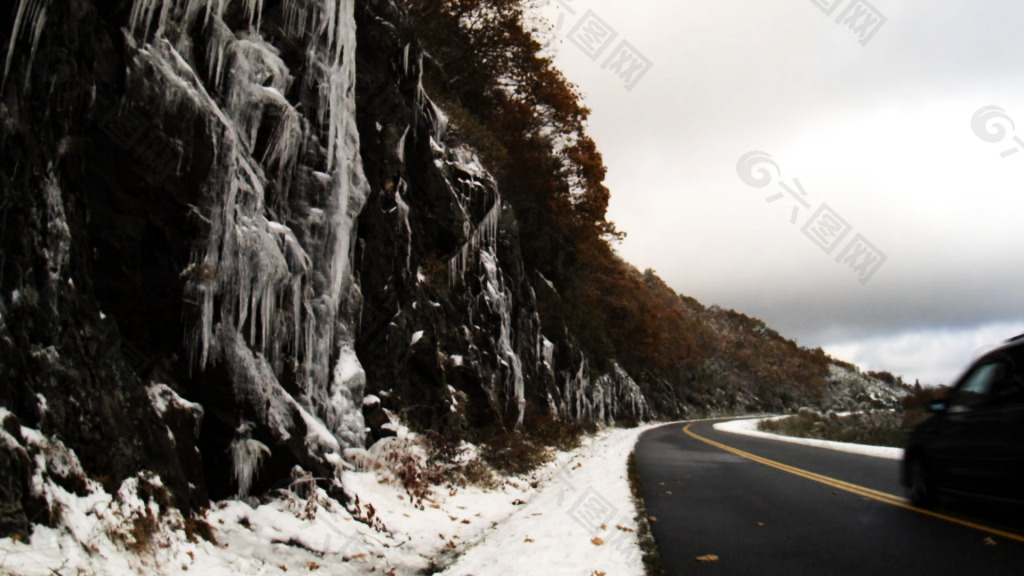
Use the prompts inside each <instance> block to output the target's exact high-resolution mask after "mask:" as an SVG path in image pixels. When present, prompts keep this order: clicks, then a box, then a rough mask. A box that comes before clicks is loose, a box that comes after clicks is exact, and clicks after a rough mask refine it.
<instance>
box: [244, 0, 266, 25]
mask: <svg viewBox="0 0 1024 576" xmlns="http://www.w3.org/2000/svg"><path fill="white" fill-rule="evenodd" d="M245 12H246V14H248V15H249V27H250V28H254V26H253V23H254V22H255V29H256V30H259V28H260V20H262V19H263V0H245Z"/></svg>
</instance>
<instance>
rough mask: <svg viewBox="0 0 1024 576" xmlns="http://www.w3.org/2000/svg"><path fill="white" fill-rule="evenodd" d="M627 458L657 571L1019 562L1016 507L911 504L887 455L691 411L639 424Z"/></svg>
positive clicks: (943, 569)
mask: <svg viewBox="0 0 1024 576" xmlns="http://www.w3.org/2000/svg"><path fill="white" fill-rule="evenodd" d="M716 444H717V445H716ZM636 463H637V469H638V471H639V473H640V479H641V482H642V484H643V492H644V500H645V502H646V504H647V511H648V514H649V515H650V516H653V517H655V518H656V521H655V522H653V523H652V524H651V527H652V530H653V532H654V537H655V539H656V540H657V542H658V547H659V549H660V551H661V555H662V559H663V562H664V566H665V573H666V574H785V575H786V576H794V575H798V574H813V575H823V574H827V575H833V574H900V575H907V574H985V575H992V574H1013V575H1019V574H1024V522H1020V521H1018V520H1017V518H1018V517H1024V511H1021V510H1010V511H1008V510H1005V509H1002V510H999V509H980V508H979V507H978V506H976V505H973V504H971V505H965V504H945V505H944V506H943V507H941V508H939V509H937V510H935V511H931V512H929V513H925V512H922V511H920V510H918V509H915V508H913V507H911V506H909V504H907V503H906V501H905V499H904V498H903V490H902V487H901V486H900V485H899V476H898V474H899V463H898V462H897V461H895V460H887V459H883V458H875V457H870V456H860V455H856V454H848V453H843V452H836V451H833V450H827V449H822V448H813V447H809V446H801V445H796V444H791V443H784V442H776V441H772V440H766V439H760V438H752V437H749V436H742V435H738V434H732V433H727V432H719V431H716V430H714V429H713V427H712V423H709V422H697V423H693V424H689V425H686V424H669V425H666V426H661V427H659V428H655V429H653V430H649V431H647V432H645V433H644V434H643V435H642V436H641V437H640V441H639V442H638V443H637V447H636Z"/></svg>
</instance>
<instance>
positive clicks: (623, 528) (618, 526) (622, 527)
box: [615, 524, 633, 532]
mask: <svg viewBox="0 0 1024 576" xmlns="http://www.w3.org/2000/svg"><path fill="white" fill-rule="evenodd" d="M615 527H616V528H618V529H619V530H622V531H623V532H632V531H633V529H632V528H627V527H625V526H623V525H622V524H616V525H615Z"/></svg>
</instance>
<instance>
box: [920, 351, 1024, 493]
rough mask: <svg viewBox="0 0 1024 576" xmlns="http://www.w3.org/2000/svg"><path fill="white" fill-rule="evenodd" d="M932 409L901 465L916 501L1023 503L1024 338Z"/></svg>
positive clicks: (986, 358) (977, 366) (990, 356)
mask: <svg viewBox="0 0 1024 576" xmlns="http://www.w3.org/2000/svg"><path fill="white" fill-rule="evenodd" d="M929 410H930V412H931V416H929V417H928V418H927V419H926V420H924V421H923V422H921V423H920V424H918V425H917V426H916V427H915V428H914V430H913V431H912V432H911V434H910V438H909V441H908V443H907V447H906V452H905V453H904V456H903V464H902V466H901V474H900V481H901V482H902V484H903V486H905V487H906V488H907V495H908V497H909V498H910V501H911V503H913V504H915V505H917V506H922V507H924V506H929V505H931V504H933V503H934V502H935V500H936V498H937V497H938V496H940V495H948V496H969V497H975V498H984V499H988V500H995V501H1012V502H1016V503H1024V335H1021V336H1018V337H1016V338H1013V339H1011V340H1008V341H1007V342H1006V343H1005V344H1003V345H1002V346H1000V347H998V348H996V349H995V350H992V351H990V352H987V353H986V354H985V355H983V356H982V357H980V358H979V359H977V360H975V361H974V362H973V363H972V364H971V365H970V367H969V368H968V369H967V371H966V372H964V375H963V376H961V377H960V379H959V380H957V382H956V384H955V385H954V386H953V387H952V389H951V390H950V394H949V395H948V397H947V398H946V399H945V400H943V401H940V402H936V403H934V404H932V405H931V406H930V407H929Z"/></svg>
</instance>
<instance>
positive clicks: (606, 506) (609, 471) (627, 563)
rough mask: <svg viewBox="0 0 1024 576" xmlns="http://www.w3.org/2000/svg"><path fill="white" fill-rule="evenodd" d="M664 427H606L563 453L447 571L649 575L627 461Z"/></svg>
mask: <svg viewBox="0 0 1024 576" xmlns="http://www.w3.org/2000/svg"><path fill="white" fill-rule="evenodd" d="M663 425H664V423H657V424H648V425H646V426H641V427H638V428H629V429H608V430H603V431H601V432H599V433H598V434H596V435H595V436H593V437H591V438H587V439H586V440H585V441H584V445H583V446H582V447H581V448H579V449H578V450H575V451H573V452H567V453H560V454H559V456H558V460H556V462H554V463H552V464H551V465H549V467H550V468H551V475H550V477H549V478H548V480H547V481H546V482H545V483H544V484H543V485H541V486H540V487H539V491H538V493H537V494H535V495H534V497H533V498H532V499H531V500H530V501H529V502H528V503H525V504H523V505H522V506H521V507H520V509H519V510H518V511H517V512H516V513H515V514H514V515H512V516H510V517H509V518H507V519H505V520H504V521H503V522H501V524H500V526H498V527H496V528H495V530H493V531H492V532H491V533H490V534H487V535H485V536H484V538H483V540H482V541H481V542H480V543H479V544H477V545H476V546H474V547H473V548H471V549H469V550H468V551H467V552H466V553H465V554H464V555H462V556H461V557H460V558H459V559H458V560H457V561H456V562H455V563H454V564H452V565H451V566H449V567H448V569H447V570H446V571H444V572H442V573H441V574H443V575H447V576H456V575H458V576H465V575H477V576H479V575H482V574H552V575H556V574H592V573H604V574H616V575H632V574H635V575H642V574H643V563H642V561H641V550H640V547H639V544H638V543H637V534H636V530H637V524H636V521H635V519H634V517H635V515H636V508H635V506H634V505H633V502H632V496H631V493H630V489H629V477H628V474H627V459H628V458H629V454H630V452H632V451H633V448H634V446H635V445H636V442H637V440H638V439H639V437H640V434H642V433H643V432H645V431H646V430H649V429H651V428H654V427H657V426H663Z"/></svg>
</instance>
